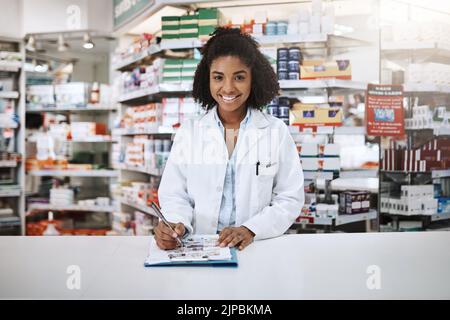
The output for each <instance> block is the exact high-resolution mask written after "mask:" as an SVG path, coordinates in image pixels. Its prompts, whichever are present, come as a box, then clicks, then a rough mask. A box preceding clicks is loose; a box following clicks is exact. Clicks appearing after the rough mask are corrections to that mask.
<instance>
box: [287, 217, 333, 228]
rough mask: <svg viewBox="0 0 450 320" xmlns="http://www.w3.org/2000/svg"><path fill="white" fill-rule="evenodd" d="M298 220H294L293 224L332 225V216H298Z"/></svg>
mask: <svg viewBox="0 0 450 320" xmlns="http://www.w3.org/2000/svg"><path fill="white" fill-rule="evenodd" d="M298 220H299V221H296V222H295V223H294V225H308V224H310V225H311V224H314V225H322V226H331V225H333V218H318V217H311V216H300V217H299V218H298Z"/></svg>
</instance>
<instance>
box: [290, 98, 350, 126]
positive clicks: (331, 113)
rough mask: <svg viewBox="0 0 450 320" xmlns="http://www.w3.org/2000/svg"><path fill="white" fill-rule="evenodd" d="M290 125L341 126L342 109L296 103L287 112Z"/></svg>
mask: <svg viewBox="0 0 450 320" xmlns="http://www.w3.org/2000/svg"><path fill="white" fill-rule="evenodd" d="M289 123H290V124H291V125H317V126H321V125H322V126H326V125H335V126H339V125H341V124H342V108H340V107H329V106H328V105H326V104H325V105H315V104H309V105H308V104H302V103H296V104H294V105H293V107H292V109H291V110H290V111H289Z"/></svg>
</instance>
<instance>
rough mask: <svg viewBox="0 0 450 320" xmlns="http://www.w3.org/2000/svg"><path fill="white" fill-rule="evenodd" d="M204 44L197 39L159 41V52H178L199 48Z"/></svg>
mask: <svg viewBox="0 0 450 320" xmlns="http://www.w3.org/2000/svg"><path fill="white" fill-rule="evenodd" d="M205 43H206V42H205V41H201V40H199V39H197V38H186V39H168V40H167V39H166V40H161V43H160V50H180V49H195V48H201V47H202V46H203V45H204V44H205Z"/></svg>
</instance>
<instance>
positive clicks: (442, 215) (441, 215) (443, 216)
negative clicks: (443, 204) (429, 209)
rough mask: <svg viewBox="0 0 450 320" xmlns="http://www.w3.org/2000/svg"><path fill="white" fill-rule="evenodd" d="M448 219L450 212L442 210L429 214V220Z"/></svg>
mask: <svg viewBox="0 0 450 320" xmlns="http://www.w3.org/2000/svg"><path fill="white" fill-rule="evenodd" d="M447 219H450V212H442V213H436V214H433V215H431V221H440V220H447Z"/></svg>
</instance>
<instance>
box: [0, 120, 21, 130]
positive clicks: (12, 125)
mask: <svg viewBox="0 0 450 320" xmlns="http://www.w3.org/2000/svg"><path fill="white" fill-rule="evenodd" d="M17 127H19V124H18V123H17V122H14V121H10V122H9V123H0V128H2V129H17Z"/></svg>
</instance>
